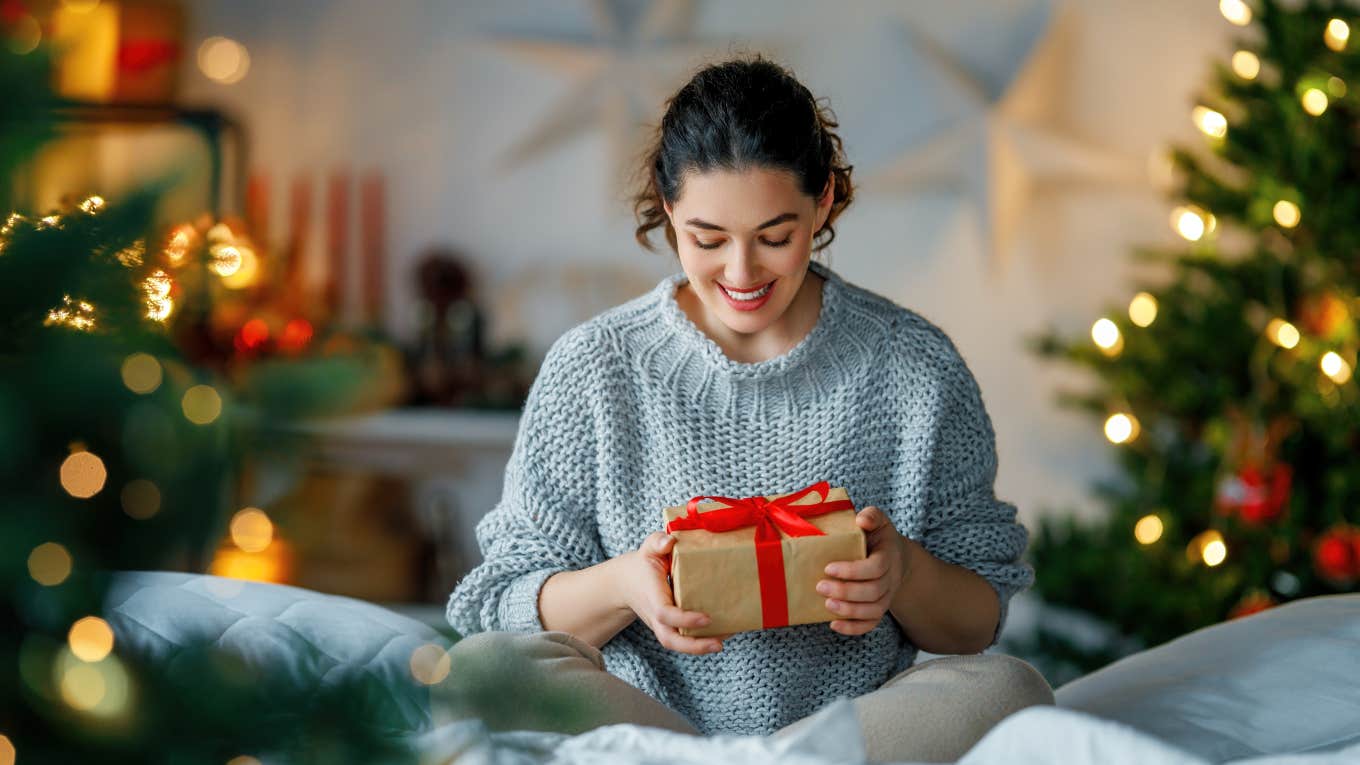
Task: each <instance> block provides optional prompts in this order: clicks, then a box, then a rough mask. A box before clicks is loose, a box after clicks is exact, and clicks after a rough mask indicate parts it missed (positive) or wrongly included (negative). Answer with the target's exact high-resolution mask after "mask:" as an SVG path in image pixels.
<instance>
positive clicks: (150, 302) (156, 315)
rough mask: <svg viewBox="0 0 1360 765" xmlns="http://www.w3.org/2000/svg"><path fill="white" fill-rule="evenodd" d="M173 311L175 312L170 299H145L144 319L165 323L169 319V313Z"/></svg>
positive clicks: (172, 301)
mask: <svg viewBox="0 0 1360 765" xmlns="http://www.w3.org/2000/svg"><path fill="white" fill-rule="evenodd" d="M173 310H175V301H174V300H171V299H170V298H147V299H146V318H148V319H151V320H152V321H165V320H166V319H168V318H170V312H171V311H173Z"/></svg>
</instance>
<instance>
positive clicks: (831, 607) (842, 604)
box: [826, 598, 884, 619]
mask: <svg viewBox="0 0 1360 765" xmlns="http://www.w3.org/2000/svg"><path fill="white" fill-rule="evenodd" d="M883 605H884V604H883V603H850V602H847V601H844V600H836V599H835V598H827V599H826V608H827V610H828V611H830V612H831V613H833V614H835V615H837V616H842V617H845V618H846V619H881V618H882V617H883V612H884V608H883Z"/></svg>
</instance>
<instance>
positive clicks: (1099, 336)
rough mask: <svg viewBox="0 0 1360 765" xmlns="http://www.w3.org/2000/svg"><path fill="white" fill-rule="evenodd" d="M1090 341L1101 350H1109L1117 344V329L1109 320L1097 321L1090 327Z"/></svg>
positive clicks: (1118, 339)
mask: <svg viewBox="0 0 1360 765" xmlns="http://www.w3.org/2000/svg"><path fill="white" fill-rule="evenodd" d="M1091 339H1092V340H1094V341H1095V344H1096V345H1098V346H1100V348H1101V349H1102V350H1109V349H1111V348H1114V347H1115V346H1116V345H1118V344H1119V341H1120V337H1119V327H1118V326H1116V325H1115V323H1114V322H1112V321H1110V320H1109V319H1099V320H1097V321H1096V323H1095V324H1092V325H1091Z"/></svg>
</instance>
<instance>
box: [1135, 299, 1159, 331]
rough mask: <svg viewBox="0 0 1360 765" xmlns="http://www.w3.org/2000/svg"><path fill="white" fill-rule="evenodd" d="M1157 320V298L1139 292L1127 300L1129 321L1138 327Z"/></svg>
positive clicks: (1147, 325) (1146, 325)
mask: <svg viewBox="0 0 1360 765" xmlns="http://www.w3.org/2000/svg"><path fill="white" fill-rule="evenodd" d="M1156 320H1157V298H1155V297H1153V296H1152V295H1150V294H1148V293H1146V292H1140V293H1138V294H1137V295H1134V296H1133V300H1130V301H1129V321H1131V322H1133V323H1134V324H1136V325H1137V326H1139V327H1149V326H1151V325H1152V322H1154V321H1156Z"/></svg>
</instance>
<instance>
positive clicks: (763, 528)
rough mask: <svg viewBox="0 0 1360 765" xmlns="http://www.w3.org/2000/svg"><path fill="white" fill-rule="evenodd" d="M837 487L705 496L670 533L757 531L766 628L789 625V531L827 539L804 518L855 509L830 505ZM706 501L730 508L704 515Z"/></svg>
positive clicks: (819, 485)
mask: <svg viewBox="0 0 1360 765" xmlns="http://www.w3.org/2000/svg"><path fill="white" fill-rule="evenodd" d="M830 491H831V484H830V483H829V482H827V481H819V482H817V483H814V484H812V485H811V486H809V487H807V488H806V489H800V490H799V491H796V492H794V493H792V494H788V495H785V496H783V497H777V498H775V499H765V498H764V497H743V498H741V499H733V498H732V497H711V496H699V497H694V498H693V499H691V500H690V501H689V505H688V506H687V508H686V509H687V510H688V514H686V515H684V516H682V517H680V518H675V519H674V520H672V521H670V522H669V523H667V524H666V532H667V533H670V532H672V531H691V530H695V529H703V530H705V531H713V532H724V531H733V530H736V529H742V528H746V527H747V526H755V527H756V569H757V571H758V572H759V576H760V612H761V618H762V620H763V621H764V626H765V627H766V628H769V627H784V626H786V625H788V623H789V598H788V589H787V587H786V586H785V584H784V545H783V537H781V536H780V535H779V532H780V530H783V531H784V532H785V533H787V534H788V535H789V536H791V537H810V536H818V535H825V534H826V532H824V531H822V530H821V529H819V528H817V527H816V526H813V525H812V524H811V523H808V522H807V521H806V520H805V519H804V518H805V517H806V516H811V515H822V514H824V513H830V512H833V511H835V510H853V509H854V507H855V506H854V504H853V503H852V502H851V501H850V500H848V499H838V500H836V501H834V502H829V501H827V499H826V496H827V494H828V493H830ZM813 493H816V494H820V495H821V496H822V500H821V501H820V502H815V503H813V504H809V505H795V504H793V503H794V502H797V501H798V500H800V499H802V498H803V497H806V496H807V495H809V494H813ZM705 499H716V500H718V501H719V502H724V503H726V504H727V507H724V508H720V509H715V510H709V511H707V512H704V513H700V512H699V508H698V504H699V502H701V501H703V500H705Z"/></svg>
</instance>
